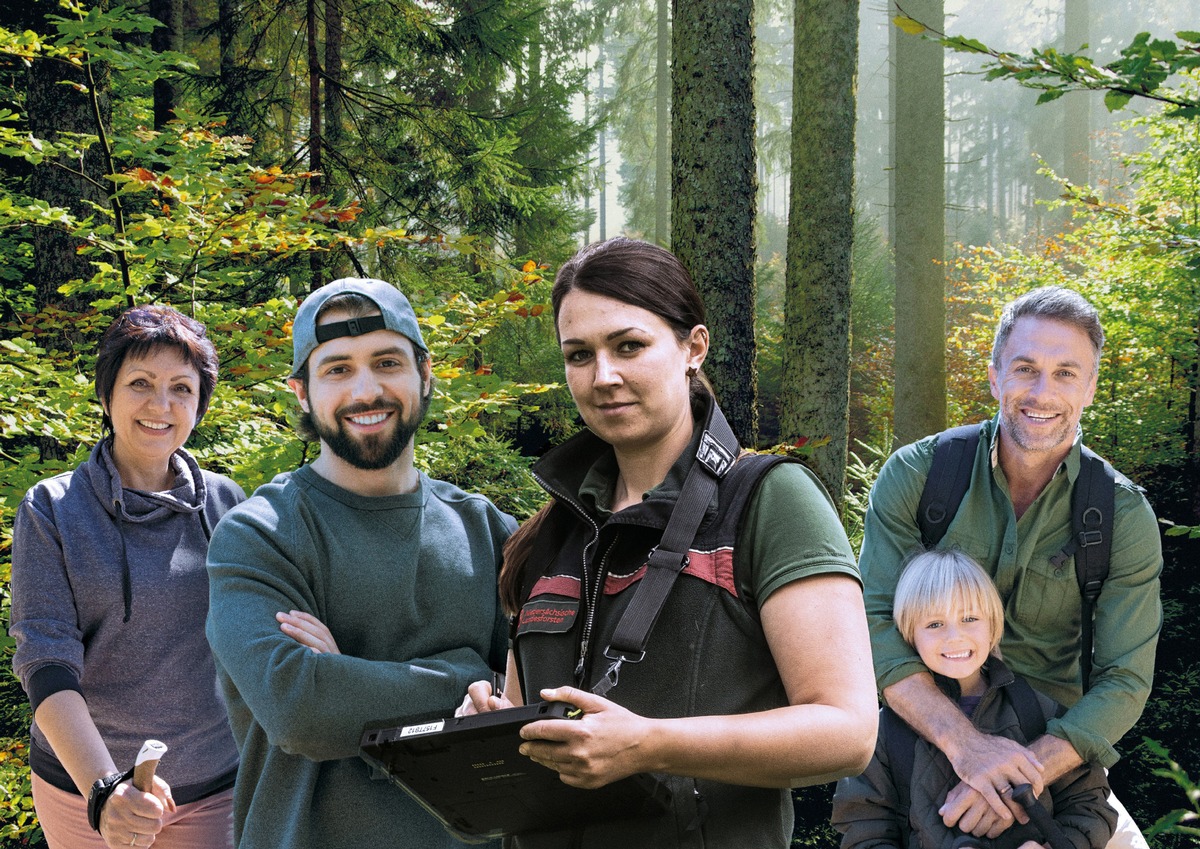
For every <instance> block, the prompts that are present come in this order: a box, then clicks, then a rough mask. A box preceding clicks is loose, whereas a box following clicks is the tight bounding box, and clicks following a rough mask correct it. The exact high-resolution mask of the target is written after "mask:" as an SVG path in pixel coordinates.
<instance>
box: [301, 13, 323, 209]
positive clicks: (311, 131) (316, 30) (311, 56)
mask: <svg viewBox="0 0 1200 849" xmlns="http://www.w3.org/2000/svg"><path fill="white" fill-rule="evenodd" d="M317 2H318V0H308V7H307V10H306V13H305V24H306V28H307V31H308V168H309V170H310V171H313V172H316V176H314V177H313V178H312V184H311V185H312V191H313V192H314V193H317V192H320V191H321V189H322V179H321V176H320V173H319V172H320V171H321V168H322V166H323V164H324V163H323V161H322V156H321V154H322V151H321V145H322V139H321V41H320V21H319V20H318V18H317Z"/></svg>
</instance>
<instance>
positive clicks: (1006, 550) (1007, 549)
mask: <svg viewBox="0 0 1200 849" xmlns="http://www.w3.org/2000/svg"><path fill="white" fill-rule="evenodd" d="M1012 549H1013V547H1012V546H1011V545H1006V546H1004V553H1005V554H1012Z"/></svg>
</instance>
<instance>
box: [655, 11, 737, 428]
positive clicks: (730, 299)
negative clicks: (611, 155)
mask: <svg viewBox="0 0 1200 849" xmlns="http://www.w3.org/2000/svg"><path fill="white" fill-rule="evenodd" d="M671 17H672V31H671V58H672V68H671V245H672V249H673V250H674V251H675V254H676V255H677V256H678V257H679V259H680V260H681V261H682V262H683V264H684V266H685V267H686V268H687V269H688V271H689V272H690V273H691V275H692V278H693V279H694V280H695V281H696V285H697V287H698V288H699V290H700V294H701V296H702V297H703V299H704V304H705V307H706V308H707V311H708V325H709V328H710V330H711V331H712V332H711V338H712V345H711V348H710V351H709V355H708V361H707V363H706V364H705V371H706V372H707V374H708V376H709V378H710V379H711V381H712V383H713V386H714V387H715V388H716V390H717V397H718V399H719V400H720V402H721V407H722V409H723V410H724V411H725V415H726V416H727V417H728V419H729V423H730V425H731V426H732V427H733V431H734V433H735V434H736V435H737V437H738V439H739V440H740V441H741V443H742V444H743V445H748V446H753V445H755V444H756V442H757V431H758V413H757V409H756V401H757V399H756V396H757V378H756V375H755V360H756V349H755V341H754V307H755V292H754V221H755V213H756V188H757V186H756V184H757V175H756V173H755V166H754V163H755V151H754V87H753V71H752V57H753V52H754V29H753V3H752V1H751V0H707V2H706V1H705V0H674V2H673V6H672V16H671Z"/></svg>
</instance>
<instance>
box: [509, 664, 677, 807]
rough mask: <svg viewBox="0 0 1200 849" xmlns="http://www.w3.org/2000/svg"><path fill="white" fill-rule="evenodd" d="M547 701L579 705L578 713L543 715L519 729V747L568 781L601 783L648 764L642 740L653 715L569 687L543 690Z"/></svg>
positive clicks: (646, 736) (591, 785)
mask: <svg viewBox="0 0 1200 849" xmlns="http://www.w3.org/2000/svg"><path fill="white" fill-rule="evenodd" d="M539 695H541V697H542V698H543V699H544V700H546V701H548V702H567V703H568V704H571V705H574V706H575V707H577V708H582V709H583V716H582V717H581V718H579V719H543V720H539V721H538V722H531V723H529V724H528V725H526V726H525V727H524V728H522V729H521V736H522V737H523V738H525V740H526V742H525V743H522V744H521V749H520V752H521V754H523V755H526V756H527V757H529V758H531V759H532V760H534V761H536V762H537V763H540V764H541V765H542V766H545V767H549V768H550V769H552V770H554V771H555V772H557V773H558V774H559V776H560V777H561V778H562V780H563V781H564V782H565V783H567V784H570V785H572V786H573V787H586V788H595V787H603V786H604V785H605V784H610V783H612V782H613V781H616V780H617V779H619V778H624V777H625V776H627V775H632V774H634V773H635V772H643V771H646V770H647V769H648V767H649V762H648V753H647V751H646V743H647V740H648V739H649V737H650V730H651V726H652V723H653V722H654V720H650V719H646V718H645V717H641V716H638V715H637V714H635V713H633V712H631V711H628V710H626V709H625V708H623V707H621V706H620V705H618V704H616V703H615V702H610V701H609V700H608V699H605V698H602V697H601V696H597V695H594V694H592V693H588V692H585V691H583V690H577V689H575V688H574V687H559V688H557V689H554V690H542V692H541V693H540V694H539Z"/></svg>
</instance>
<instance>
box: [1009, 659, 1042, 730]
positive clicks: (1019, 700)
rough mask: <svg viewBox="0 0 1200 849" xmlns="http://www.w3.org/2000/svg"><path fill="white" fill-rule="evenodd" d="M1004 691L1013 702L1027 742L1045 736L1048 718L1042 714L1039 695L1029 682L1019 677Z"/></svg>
mask: <svg viewBox="0 0 1200 849" xmlns="http://www.w3.org/2000/svg"><path fill="white" fill-rule="evenodd" d="M1004 691H1005V692H1006V693H1007V694H1008V700H1009V701H1010V702H1012V706H1013V710H1015V711H1016V713H1017V723H1018V724H1020V726H1021V733H1022V734H1024V735H1025V741H1026V742H1027V743H1032V742H1033V741H1034V740H1036V739H1037V738H1038V737H1041V736H1042V735H1043V734H1045V733H1046V716H1045V714H1043V713H1042V706H1041V704H1039V703H1038V698H1037V693H1035V692H1034V691H1033V687H1031V686H1030V685H1029V682H1028V681H1026V680H1025V679H1024V678H1023V677H1021V676H1020V675H1018V676H1016V677H1015V678H1013V680H1012V683H1011V684H1009V685H1008V686H1007V687H1005V688H1004Z"/></svg>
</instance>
